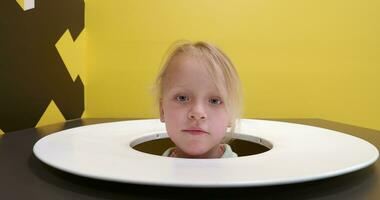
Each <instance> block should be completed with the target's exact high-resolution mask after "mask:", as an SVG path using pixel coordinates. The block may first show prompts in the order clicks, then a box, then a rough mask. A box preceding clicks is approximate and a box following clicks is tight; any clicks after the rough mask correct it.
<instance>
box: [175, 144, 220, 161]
mask: <svg viewBox="0 0 380 200" xmlns="http://www.w3.org/2000/svg"><path fill="white" fill-rule="evenodd" d="M224 151H225V149H224V147H223V145H221V144H218V145H216V146H215V147H213V148H212V149H210V151H208V152H206V153H204V154H202V155H189V154H187V153H185V152H184V151H182V150H181V149H180V148H178V147H176V148H175V149H174V150H173V151H172V154H171V155H170V156H171V157H177V158H220V157H222V156H223V154H224Z"/></svg>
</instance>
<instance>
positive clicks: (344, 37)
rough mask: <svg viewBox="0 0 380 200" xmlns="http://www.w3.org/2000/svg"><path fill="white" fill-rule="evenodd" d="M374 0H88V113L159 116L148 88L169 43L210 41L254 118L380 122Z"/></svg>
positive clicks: (379, 43)
mask: <svg viewBox="0 0 380 200" xmlns="http://www.w3.org/2000/svg"><path fill="white" fill-rule="evenodd" d="M379 9H380V2H379V1H377V0H363V1H354V0H319V1H303V0H289V1H283V0H277V1H276V0H266V1H247V0H234V1H230V0H228V1H227V0H191V1H189V0H160V1H158V0H110V1H94V0H88V1H86V29H87V36H88V38H87V44H88V46H87V52H86V54H87V72H86V73H87V74H86V92H85V95H86V97H85V101H86V103H85V105H86V113H87V115H86V117H131V118H150V117H156V116H157V115H156V112H155V109H154V106H152V105H153V98H152V97H151V95H150V93H149V88H150V86H151V84H152V82H153V79H154V77H155V75H156V73H157V71H158V66H159V64H160V63H161V58H162V56H163V55H164V53H165V51H166V49H167V48H168V46H169V45H170V44H171V43H172V42H173V41H174V40H177V39H190V40H207V41H211V42H213V43H216V44H218V45H219V46H220V47H221V48H222V49H224V50H225V52H226V53H227V54H228V55H229V56H230V57H231V59H232V60H233V61H234V63H235V65H236V66H237V68H238V71H239V73H240V76H241V79H242V83H243V87H244V95H245V116H244V117H247V118H322V119H327V120H332V121H338V122H343V123H348V124H352V125H357V126H362V127H368V128H373V129H380V106H379V102H380V93H379V91H380V86H379V85H380V84H379V74H380V56H379V55H380V37H379V35H380V23H379V22H378V21H379V19H380V12H378V10H379Z"/></svg>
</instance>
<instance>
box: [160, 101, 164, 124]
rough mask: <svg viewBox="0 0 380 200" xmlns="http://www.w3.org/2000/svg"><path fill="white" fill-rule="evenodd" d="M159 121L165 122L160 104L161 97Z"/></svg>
mask: <svg viewBox="0 0 380 200" xmlns="http://www.w3.org/2000/svg"><path fill="white" fill-rule="evenodd" d="M159 107H160V121H161V122H165V115H164V108H163V106H162V98H161V99H160V106H159Z"/></svg>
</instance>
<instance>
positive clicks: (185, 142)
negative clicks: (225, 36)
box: [156, 42, 242, 157]
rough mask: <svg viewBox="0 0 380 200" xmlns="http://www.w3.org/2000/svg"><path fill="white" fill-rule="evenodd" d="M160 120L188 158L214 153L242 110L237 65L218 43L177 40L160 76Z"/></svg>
mask: <svg viewBox="0 0 380 200" xmlns="http://www.w3.org/2000/svg"><path fill="white" fill-rule="evenodd" d="M156 87H157V101H158V103H159V105H160V106H159V107H160V119H161V121H162V122H165V124H166V129H167V132H168V135H169V137H170V138H171V140H172V141H173V142H174V143H175V144H176V147H177V150H178V151H179V152H181V154H182V155H183V156H185V157H213V156H215V155H216V153H217V152H216V151H217V149H218V147H219V144H220V143H223V142H228V141H229V140H230V139H231V138H232V133H233V131H234V129H235V125H236V120H237V119H238V118H239V117H240V114H241V105H242V98H241V93H240V92H241V89H240V81H239V77H238V74H237V72H236V69H235V68H234V66H233V65H232V63H231V61H230V60H229V59H228V57H227V56H226V55H225V54H224V53H223V52H222V51H221V50H220V49H218V48H217V47H216V46H214V45H212V44H209V43H206V42H196V43H191V42H182V43H177V44H176V45H175V46H174V48H173V49H172V51H171V52H170V54H169V55H168V57H167V59H166V62H164V65H163V67H162V69H161V72H160V74H159V75H158V77H157V80H156Z"/></svg>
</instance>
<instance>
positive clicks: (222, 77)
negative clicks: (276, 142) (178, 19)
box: [153, 41, 243, 143]
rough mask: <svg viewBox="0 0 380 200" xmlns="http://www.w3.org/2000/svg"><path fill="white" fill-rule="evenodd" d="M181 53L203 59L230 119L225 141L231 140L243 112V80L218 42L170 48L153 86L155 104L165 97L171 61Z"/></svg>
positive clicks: (200, 42) (190, 43)
mask: <svg viewBox="0 0 380 200" xmlns="http://www.w3.org/2000/svg"><path fill="white" fill-rule="evenodd" d="M179 54H184V55H187V56H192V57H193V58H195V59H198V61H200V63H201V64H202V65H203V66H204V67H205V68H206V69H207V70H208V72H209V75H210V76H211V78H212V80H213V82H214V83H215V85H216V87H217V88H218V90H219V92H221V95H222V97H223V99H224V102H225V105H226V110H227V113H228V115H229V119H230V128H229V130H227V132H226V136H225V138H224V140H223V142H224V143H229V142H231V141H232V139H233V137H232V136H233V133H234V131H235V129H236V126H237V124H238V119H239V118H240V117H241V114H242V104H243V102H242V99H243V98H242V94H241V86H240V79H239V76H238V73H237V71H236V69H235V67H234V65H233V64H232V62H231V60H230V59H229V58H228V57H227V55H226V54H225V53H223V51H222V50H220V49H219V48H218V47H216V46H215V45H213V44H210V43H207V42H202V41H199V42H194V43H192V42H190V41H177V42H175V43H174V44H173V45H172V47H171V48H169V52H168V53H167V56H166V59H164V62H163V65H162V68H161V71H160V72H159V74H158V76H157V78H156V84H155V88H154V89H153V90H154V92H155V96H156V103H157V104H159V102H160V100H161V98H162V96H163V88H164V81H165V76H166V74H167V69H168V66H169V63H170V61H171V60H172V59H173V58H174V57H175V56H176V55H179ZM224 89H225V90H224ZM222 91H225V93H222Z"/></svg>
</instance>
